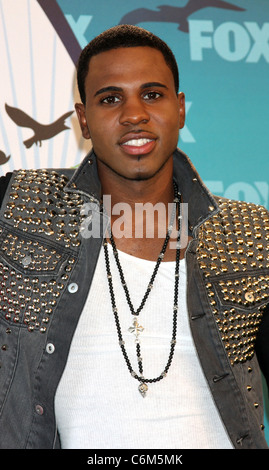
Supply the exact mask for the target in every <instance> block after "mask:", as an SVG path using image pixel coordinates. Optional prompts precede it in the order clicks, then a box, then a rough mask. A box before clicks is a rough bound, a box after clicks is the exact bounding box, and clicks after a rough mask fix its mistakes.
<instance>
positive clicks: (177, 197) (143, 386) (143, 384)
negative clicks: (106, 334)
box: [104, 183, 181, 397]
mask: <svg viewBox="0 0 269 470" xmlns="http://www.w3.org/2000/svg"><path fill="white" fill-rule="evenodd" d="M173 202H174V206H173V210H172V214H171V220H170V224H169V226H168V230H167V234H166V238H165V240H164V243H163V246H162V249H161V252H160V254H159V256H158V258H157V262H156V265H155V267H154V270H153V273H152V276H151V278H150V282H149V284H148V286H147V289H146V292H145V295H144V297H143V298H142V301H141V304H140V306H139V307H138V309H137V310H136V311H135V309H134V307H133V304H132V301H131V298H130V293H129V290H128V287H127V284H126V281H125V278H124V274H123V270H122V267H121V264H120V260H119V254H118V250H117V247H116V244H115V240H114V238H113V235H112V230H110V242H111V245H112V249H113V254H114V258H115V261H116V265H117V267H118V270H119V274H120V280H121V284H122V286H123V289H124V292H125V296H126V300H127V302H128V305H129V308H130V311H131V313H132V315H134V320H133V324H132V326H131V327H130V328H129V332H131V333H134V334H135V337H136V339H135V344H136V355H137V361H138V369H139V373H140V375H139V374H137V373H136V372H135V371H134V370H133V367H132V365H131V362H130V359H129V357H128V354H127V351H126V348H125V342H124V340H123V337H122V331H121V326H120V321H119V316H118V309H117V306H116V301H115V293H114V289H113V281H112V274H111V269H110V262H109V254H108V248H107V246H108V242H107V239H106V238H105V239H104V253H105V264H106V271H107V279H108V285H109V292H110V298H111V304H112V310H113V313H114V318H115V323H116V328H117V333H118V339H119V345H120V347H121V350H122V354H123V357H124V359H125V362H126V364H127V367H128V370H129V372H130V373H131V375H132V377H134V378H135V379H136V380H138V381H139V382H140V384H139V387H138V390H139V392H140V393H141V395H142V396H143V397H145V396H146V392H147V391H148V385H147V383H153V382H158V381H160V380H162V379H163V378H164V377H166V375H167V372H168V370H169V368H170V366H171V363H172V359H173V355H174V350H175V346H176V335H177V312H178V285H179V264H180V243H179V239H180V219H181V215H180V203H181V194H180V193H179V192H178V188H177V185H176V184H175V183H174V201H173ZM177 212H178V218H177V219H178V227H177V230H178V232H177V233H178V236H177V247H176V263H175V286H174V304H173V325H172V338H171V345H170V351H169V356H168V361H167V363H166V366H165V368H164V371H163V372H162V373H161V374H160V375H159V376H158V377H155V378H152V379H146V378H145V377H144V375H143V360H142V357H141V347H140V340H139V335H140V333H141V332H142V331H143V330H144V328H143V327H142V326H141V325H139V323H138V320H137V316H138V315H139V313H140V312H141V310H142V309H143V307H144V305H145V303H146V300H147V298H148V296H149V293H150V292H151V290H152V288H153V283H154V280H155V278H156V275H157V272H158V269H159V266H160V264H161V262H162V260H163V258H164V255H165V252H166V249H167V246H168V243H169V240H170V236H171V232H172V228H173V223H174V219H175V217H176V213H177Z"/></svg>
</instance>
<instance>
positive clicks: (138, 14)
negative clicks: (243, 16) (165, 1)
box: [119, 0, 245, 33]
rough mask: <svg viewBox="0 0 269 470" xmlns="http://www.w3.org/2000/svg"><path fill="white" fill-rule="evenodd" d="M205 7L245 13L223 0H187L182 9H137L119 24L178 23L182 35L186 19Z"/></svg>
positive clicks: (164, 7)
mask: <svg viewBox="0 0 269 470" xmlns="http://www.w3.org/2000/svg"><path fill="white" fill-rule="evenodd" d="M207 7H214V8H222V9H224V10H235V11H245V9H244V8H241V7H238V6H236V5H233V4H231V3H228V2H225V1H223V0H189V2H188V3H187V4H186V5H185V6H184V7H173V6H170V5H161V6H158V7H157V8H158V9H159V11H154V10H149V9H147V8H138V9H136V10H133V11H130V12H128V13H127V14H126V15H125V16H123V18H122V19H121V20H120V22H119V24H132V25H137V24H138V23H143V22H147V21H149V22H151V21H157V22H158V21H159V22H162V23H178V29H179V30H180V31H183V32H184V33H188V32H189V24H188V17H189V16H191V15H192V14H193V13H195V12H196V11H198V10H202V9H204V8H207Z"/></svg>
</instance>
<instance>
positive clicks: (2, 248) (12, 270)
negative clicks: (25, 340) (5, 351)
mask: <svg viewBox="0 0 269 470" xmlns="http://www.w3.org/2000/svg"><path fill="white" fill-rule="evenodd" d="M74 264H75V258H74V256H73V253H72V252H71V251H68V250H66V249H64V248H62V247H61V246H57V245H56V244H53V246H52V245H49V244H48V243H46V241H43V240H42V239H41V238H38V237H36V238H34V237H31V236H26V235H25V236H24V234H22V233H21V232H19V231H17V232H16V231H13V230H12V232H11V231H8V230H3V232H2V234H1V245H0V318H2V320H3V319H4V321H5V322H8V323H12V324H13V326H14V324H15V325H18V326H20V327H25V328H28V330H29V331H33V330H36V329H38V330H39V331H40V332H42V333H43V332H45V331H46V329H47V325H48V323H49V321H50V318H51V316H52V314H53V311H54V309H55V307H56V305H57V303H58V300H59V298H60V296H61V293H62V291H63V290H64V288H65V284H66V282H67V281H68V278H69V275H70V272H71V271H72V268H73V266H74Z"/></svg>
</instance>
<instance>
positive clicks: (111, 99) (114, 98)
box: [100, 95, 120, 104]
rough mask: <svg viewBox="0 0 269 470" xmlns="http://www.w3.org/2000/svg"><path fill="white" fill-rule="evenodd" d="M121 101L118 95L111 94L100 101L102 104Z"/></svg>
mask: <svg viewBox="0 0 269 470" xmlns="http://www.w3.org/2000/svg"><path fill="white" fill-rule="evenodd" d="M119 101H120V98H119V97H118V96H115V95H109V96H106V97H105V98H102V99H101V100H100V103H101V104H115V103H118V102H119Z"/></svg>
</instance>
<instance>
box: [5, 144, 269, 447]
mask: <svg viewBox="0 0 269 470" xmlns="http://www.w3.org/2000/svg"><path fill="white" fill-rule="evenodd" d="M174 178H175V179H176V180H177V183H178V186H179V188H180V191H181V193H182V195H183V200H184V201H185V202H186V201H187V202H188V208H189V210H188V214H189V228H190V231H191V232H192V237H193V238H192V241H191V242H190V243H189V246H188V249H187V252H186V261H187V279H188V281H187V302H188V312H189V321H190V326H191V331H192V334H193V338H194V342H195V345H196V348H197V352H198V355H199V358H200V362H201V366H202V368H203V371H204V374H205V377H206V379H207V381H208V384H209V387H210V389H211V392H212V396H213V398H214V400H215V403H216V406H217V408H218V410H219V413H220V416H221V418H222V420H223V423H224V425H225V427H226V429H227V432H228V435H229V436H230V439H231V442H232V444H233V446H234V447H235V448H240V449H242V448H243V449H252V448H253V449H256V448H266V447H267V445H266V441H265V439H264V431H263V425H262V422H263V404H262V389H261V384H260V371H259V367H258V364H257V360H256V356H255V352H254V343H255V337H256V333H257V329H258V325H259V322H260V319H261V316H262V312H263V309H264V308H265V306H266V304H267V302H268V295H269V288H268V279H269V266H268V260H267V257H268V255H267V253H268V233H269V219H268V213H267V211H266V210H265V209H264V208H263V207H258V206H255V205H252V204H246V203H239V202H233V201H227V200H224V199H218V200H217V199H216V198H214V197H213V196H212V195H211V194H210V193H209V191H208V190H207V189H206V187H205V186H204V184H203V183H202V181H201V179H200V177H199V175H198V174H197V172H196V171H195V169H194V167H193V166H192V164H191V163H190V161H189V159H188V158H187V156H186V155H184V154H183V153H182V152H181V151H179V150H177V151H176V152H175V155H174ZM99 200H100V183H99V180H98V174H97V168H96V159H95V155H94V153H92V152H90V154H89V155H87V156H86V158H85V159H84V161H83V162H82V164H81V165H80V167H79V168H78V169H77V170H76V171H75V172H74V171H73V170H63V169H61V170H53V171H52V170H26V171H15V172H14V173H13V175H12V178H11V180H10V183H9V187H8V190H7V191H6V193H5V196H4V200H3V203H2V206H1V211H0V436H1V438H0V448H4V449H7V448H28V449H34V448H38V449H42V448H44V449H49V448H59V447H60V438H59V436H58V433H57V425H56V420H55V413H54V397H55V392H56V389H57V386H58V383H59V380H60V378H61V375H62V372H63V370H64V367H65V365H66V361H67V357H68V352H69V347H70V344H71V340H72V337H73V334H74V331H75V329H76V325H77V322H78V320H79V317H80V314H81V311H82V309H83V306H84V303H85V301H86V298H87V294H88V291H89V287H90V285H91V280H92V278H93V275H94V270H95V266H96V262H97V259H98V254H99V250H100V247H101V244H102V233H103V230H104V228H105V227H106V225H107V218H106V216H105V215H100V213H99V210H98V204H99ZM85 203H92V204H91V211H90V215H89V213H88V212H87V211H85V206H84V204H85ZM97 222H98V224H99V225H100V235H98V236H87V231H86V232H84V235H83V232H82V231H81V230H80V229H81V227H83V226H84V228H85V227H88V228H89V226H88V224H91V226H92V227H93V226H94V224H95V223H97ZM85 223H86V225H85Z"/></svg>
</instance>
